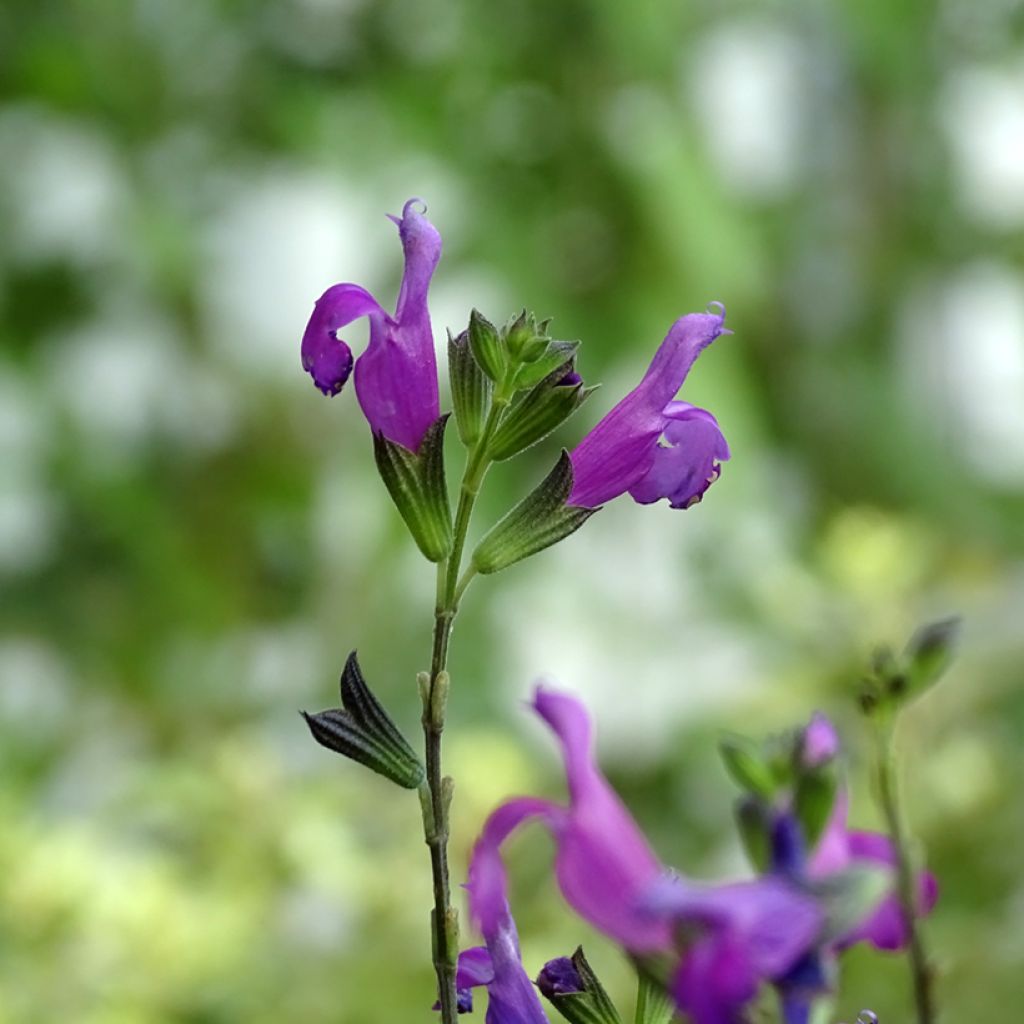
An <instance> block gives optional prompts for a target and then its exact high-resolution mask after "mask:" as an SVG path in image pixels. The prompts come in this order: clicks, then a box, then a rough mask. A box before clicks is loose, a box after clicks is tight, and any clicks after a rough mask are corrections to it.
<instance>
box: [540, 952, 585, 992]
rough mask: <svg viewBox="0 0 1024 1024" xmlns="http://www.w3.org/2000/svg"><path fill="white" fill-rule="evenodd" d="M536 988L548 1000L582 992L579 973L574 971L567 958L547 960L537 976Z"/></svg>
mask: <svg viewBox="0 0 1024 1024" xmlns="http://www.w3.org/2000/svg"><path fill="white" fill-rule="evenodd" d="M537 988H539V989H540V991H541V994H542V995H543V996H545V997H546V998H548V999H553V998H554V997H555V996H567V995H572V994H573V993H575V992H583V991H584V988H583V979H582V978H581V977H580V972H579V971H577V970H576V965H575V964H574V963H573V962H572V960H570V959H569V957H567V956H560V957H558V959H557V960H549V961H548V962H547V963H546V964H545V965H544V967H543V968H542V970H541V972H540V974H538V975H537Z"/></svg>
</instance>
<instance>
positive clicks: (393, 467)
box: [373, 414, 452, 562]
mask: <svg viewBox="0 0 1024 1024" xmlns="http://www.w3.org/2000/svg"><path fill="white" fill-rule="evenodd" d="M447 422H448V416H447V414H446V415H444V416H442V417H441V418H440V419H438V420H436V421H435V422H434V423H433V424H431V426H430V428H429V429H428V430H427V432H426V434H425V435H424V437H423V441H422V442H421V443H420V447H419V451H418V452H417V453H413V452H411V451H409V449H408V448H405V447H403V446H402V445H400V444H397V443H396V442H394V441H390V440H388V439H387V438H386V437H385V436H384V435H383V434H380V433H378V434H374V436H373V453H374V457H375V458H376V460H377V470H378V472H379V473H380V475H381V479H382V480H383V481H384V485H385V486H386V487H387V489H388V493H389V494H390V495H391V500H392V501H393V502H394V503H395V506H396V507H397V508H398V511H399V513H400V514H401V516H402V519H403V520H405V525H406V526H407V527H408V528H409V532H410V533H411V534H412V537H413V540H415V541H416V544H417V546H418V547H419V549H420V551H422V552H423V554H424V556H425V557H426V558H428V559H429V560H430V561H431V562H440V561H441V559H443V558H445V557H447V555H448V553H449V552H450V551H451V546H452V512H451V505H450V504H449V502H448V486H447V484H446V482H445V475H444V430H445V426H446V425H447Z"/></svg>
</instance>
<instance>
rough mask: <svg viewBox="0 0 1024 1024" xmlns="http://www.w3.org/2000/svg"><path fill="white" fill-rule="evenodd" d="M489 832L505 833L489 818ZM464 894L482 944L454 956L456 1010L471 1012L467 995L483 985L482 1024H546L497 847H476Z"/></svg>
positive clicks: (501, 825) (496, 820)
mask: <svg viewBox="0 0 1024 1024" xmlns="http://www.w3.org/2000/svg"><path fill="white" fill-rule="evenodd" d="M491 827H492V829H494V830H495V831H496V832H498V833H501V832H502V831H503V830H504V829H505V827H506V823H505V822H504V820H503V818H502V816H501V815H500V814H498V815H495V816H492V825H491ZM466 889H467V890H468V892H469V905H470V911H471V914H472V917H473V920H474V922H475V923H476V925H477V927H478V928H479V929H480V932H481V934H482V935H483V937H484V942H485V943H486V945H485V946H477V947H474V948H472V949H467V950H464V951H463V952H462V953H460V954H459V962H458V969H457V974H456V979H455V984H456V987H457V989H458V993H459V1004H460V1007H461V1008H463V1009H469V1008H471V1007H472V1000H471V998H470V990H471V989H473V988H474V987H476V986H478V985H486V986H487V996H488V1005H487V1016H486V1018H485V1020H486V1024H549V1021H548V1018H547V1015H546V1014H545V1013H544V1009H543V1007H542V1006H541V1003H540V998H539V997H538V995H537V992H536V990H535V989H534V987H533V983H532V982H531V981H530V977H529V975H528V974H527V973H526V971H525V969H524V968H523V963H522V960H521V958H520V953H519V936H518V933H517V932H516V924H515V921H514V920H513V918H512V912H511V910H510V909H509V905H508V879H507V877H506V875H505V865H504V864H503V862H502V860H501V857H500V855H499V853H498V845H496V844H494V843H487V844H483V845H478V848H477V853H476V855H475V856H474V858H473V862H472V864H471V865H470V871H469V881H468V882H467V883H466Z"/></svg>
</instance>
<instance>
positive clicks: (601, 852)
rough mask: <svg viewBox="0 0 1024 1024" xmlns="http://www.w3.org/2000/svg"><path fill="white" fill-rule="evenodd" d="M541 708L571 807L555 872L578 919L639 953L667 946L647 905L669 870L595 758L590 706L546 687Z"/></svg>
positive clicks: (537, 699) (539, 697) (538, 698)
mask: <svg viewBox="0 0 1024 1024" xmlns="http://www.w3.org/2000/svg"><path fill="white" fill-rule="evenodd" d="M533 706H534V709H535V710H536V711H537V713H538V714H539V715H540V716H541V717H542V718H543V719H544V720H545V721H546V722H547V723H548V725H549V726H551V728H552V729H553V730H554V732H555V734H556V735H557V736H558V739H559V742H560V743H561V745H562V753H563V757H564V760H565V771H566V777H567V780H568V785H569V796H570V804H569V810H568V813H567V814H566V815H565V818H564V822H563V823H562V824H561V826H560V827H559V828H558V829H557V832H556V837H557V842H558V853H557V856H556V860H555V872H556V875H557V877H558V882H559V886H560V887H561V890H562V894H563V895H564V896H565V898H566V900H567V901H568V903H569V904H570V905H571V906H572V907H573V908H574V909H575V910H576V912H577V913H578V914H580V915H581V916H582V917H584V918H585V919H586V920H588V921H590V923H591V924H593V925H594V926H595V927H597V928H599V929H600V930H601V931H603V932H605V934H607V935H610V936H611V937H612V938H614V939H616V940H617V941H619V942H620V943H622V945H623V946H625V947H626V948H627V949H630V950H632V951H634V952H642V951H645V950H652V949H657V948H659V947H663V946H664V945H666V944H667V942H668V941H669V940H670V938H671V932H670V929H669V927H668V926H667V925H666V923H665V922H664V921H659V920H657V919H656V918H654V917H652V916H651V915H650V914H649V913H647V912H646V911H645V909H644V908H643V907H642V906H641V901H642V897H643V896H644V894H645V893H646V891H647V890H648V889H649V888H650V886H651V885H652V884H653V883H654V882H655V881H656V880H657V879H658V878H659V877H660V876H661V875H662V872H663V869H662V866H661V864H660V862H659V861H658V858H657V857H656V856H655V855H654V853H653V851H652V850H651V848H650V846H649V845H648V843H647V840H646V839H645V838H644V836H643V833H642V832H641V831H640V829H639V828H638V827H637V824H636V822H635V821H634V820H633V818H632V816H631V815H630V813H629V811H627V810H626V808H625V807H624V806H623V804H622V802H621V801H620V800H619V798H618V796H617V795H616V794H615V791H614V790H613V789H612V788H611V786H610V785H609V784H608V781H607V780H606V779H605V777H604V776H603V775H602V774H601V771H600V769H599V768H598V767H597V764H596V762H595V760H594V752H593V735H592V728H591V723H590V717H589V715H588V714H587V711H586V708H584V707H583V705H582V704H581V703H580V702H579V701H578V700H576V699H575V698H574V697H571V696H569V695H568V694H565V693H559V692H556V691H553V690H548V689H545V688H543V687H539V688H538V689H537V692H536V694H535V696H534V701H533Z"/></svg>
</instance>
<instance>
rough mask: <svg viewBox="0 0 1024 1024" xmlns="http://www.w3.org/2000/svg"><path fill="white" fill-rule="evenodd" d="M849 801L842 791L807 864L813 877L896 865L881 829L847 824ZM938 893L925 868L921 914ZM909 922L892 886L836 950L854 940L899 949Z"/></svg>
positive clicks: (920, 893)
mask: <svg viewBox="0 0 1024 1024" xmlns="http://www.w3.org/2000/svg"><path fill="white" fill-rule="evenodd" d="M848 806H849V801H848V799H847V796H846V794H845V793H840V794H839V796H838V797H837V798H836V802H835V806H834V807H833V809H832V816H831V818H830V819H829V822H828V824H827V825H826V826H825V831H824V833H823V834H822V837H821V839H820V840H819V842H818V844H817V846H816V847H815V849H814V851H813V852H812V853H811V856H810V859H809V861H808V865H807V874H808V876H809V877H810V878H812V879H814V878H825V877H827V876H828V875H831V874H835V873H836V872H838V871H844V870H846V869H848V868H851V867H857V866H862V867H871V866H876V867H877V866H879V865H881V866H882V867H885V868H895V866H896V850H895V848H894V847H893V845H892V842H891V841H890V840H889V838H888V836H884V835H882V834H880V833H878V832H855V831H850V830H849V829H848V828H847V825H846V817H847V811H848ZM938 896H939V887H938V882H937V881H936V879H935V876H934V875H933V874H932V873H931V872H929V871H922V872H921V874H920V875H919V876H918V879H917V902H918V915H919V916H921V917H923V916H924V915H926V914H928V913H930V912H931V909H932V907H934V906H935V903H936V901H937V900H938ZM909 938H910V937H909V935H908V934H907V925H906V921H905V920H904V917H903V911H902V908H901V907H900V902H899V898H898V896H897V894H896V890H895V880H894V883H893V888H892V889H891V890H890V891H889V893H888V895H886V896H885V898H884V899H883V900H882V901H881V902H880V903H879V904H877V905H876V906H875V908H874V909H873V910H872V911H871V912H870V913H869V914H868V915H867V916H866V917H865V918H864V919H863V920H862V921H861V922H859V923H858V924H857V925H856V926H855V927H854V928H852V929H851V930H850V931H849V932H847V933H846V934H845V935H843V936H842V937H841V938H840V939H839V941H838V942H837V943H836V949H838V950H842V949H847V948H849V947H850V946H852V945H854V944H855V943H858V942H861V941H864V942H869V943H870V944H871V945H872V946H874V947H875V948H876V949H884V950H890V951H895V950H900V949H903V948H904V947H905V946H906V944H907V942H908V941H909Z"/></svg>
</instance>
